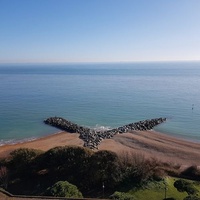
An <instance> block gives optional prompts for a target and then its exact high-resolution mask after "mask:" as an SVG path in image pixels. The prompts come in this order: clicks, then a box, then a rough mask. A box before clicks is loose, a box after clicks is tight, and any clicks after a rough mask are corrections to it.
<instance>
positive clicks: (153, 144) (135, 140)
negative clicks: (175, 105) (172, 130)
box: [0, 131, 200, 165]
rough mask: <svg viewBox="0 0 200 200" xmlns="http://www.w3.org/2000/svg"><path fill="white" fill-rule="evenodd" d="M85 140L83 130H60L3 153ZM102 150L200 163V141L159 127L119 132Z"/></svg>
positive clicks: (0, 151)
mask: <svg viewBox="0 0 200 200" xmlns="http://www.w3.org/2000/svg"><path fill="white" fill-rule="evenodd" d="M83 144H84V142H83V141H82V140H81V139H80V138H79V134H77V133H67V132H59V133H56V134H53V135H49V136H47V137H43V138H40V139H37V140H34V141H29V142H24V143H18V144H13V145H4V146H1V147H0V157H1V158H2V157H6V156H8V155H9V153H10V152H11V151H13V150H14V149H17V148H34V149H40V150H44V151H46V150H48V149H51V148H53V147H56V146H65V145H76V146H83ZM99 150H110V151H114V152H116V153H121V152H124V151H133V152H135V153H141V154H143V155H144V156H146V157H148V158H157V159H158V160H160V161H163V162H170V163H174V164H181V165H200V143H195V142H191V141H186V140H182V139H179V138H175V137H171V136H168V135H166V134H162V133H158V132H155V131H134V132H131V133H124V134H117V135H115V136H114V137H113V138H111V139H105V140H104V141H102V142H101V144H100V145H99Z"/></svg>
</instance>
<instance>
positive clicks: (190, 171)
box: [181, 165, 200, 180]
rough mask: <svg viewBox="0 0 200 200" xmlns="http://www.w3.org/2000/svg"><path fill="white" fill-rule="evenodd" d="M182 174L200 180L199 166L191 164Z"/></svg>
mask: <svg viewBox="0 0 200 200" xmlns="http://www.w3.org/2000/svg"><path fill="white" fill-rule="evenodd" d="M181 175H183V176H185V177H189V178H191V179H195V180H200V170H199V169H198V167H197V166H195V165H194V166H190V167H188V168H187V169H185V170H184V171H183V172H182V173H181Z"/></svg>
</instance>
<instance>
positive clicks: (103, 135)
mask: <svg viewBox="0 0 200 200" xmlns="http://www.w3.org/2000/svg"><path fill="white" fill-rule="evenodd" d="M165 121H166V118H156V119H150V120H144V121H139V122H135V123H131V124H127V125H124V126H121V127H118V128H114V129H111V130H106V131H103V130H102V131H96V130H95V129H91V128H87V127H83V126H79V125H77V124H75V123H73V122H71V121H68V120H66V119H64V118H62V117H50V118H47V119H45V120H44V123H45V124H48V125H51V126H54V127H57V128H59V129H62V130H64V131H67V132H70V133H79V134H80V136H79V137H80V138H81V139H82V140H83V141H84V146H85V147H88V148H90V149H98V145H99V144H100V142H101V141H102V140H103V139H109V138H112V137H113V136H114V135H116V134H119V133H120V134H122V133H126V132H131V131H134V130H139V131H144V130H151V129H153V128H154V127H155V126H157V125H159V124H161V123H163V122H165Z"/></svg>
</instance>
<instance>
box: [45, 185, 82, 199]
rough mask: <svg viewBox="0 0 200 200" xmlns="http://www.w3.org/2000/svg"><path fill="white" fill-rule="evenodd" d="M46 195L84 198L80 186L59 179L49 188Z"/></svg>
mask: <svg viewBox="0 0 200 200" xmlns="http://www.w3.org/2000/svg"><path fill="white" fill-rule="evenodd" d="M46 195H50V196H54V197H68V198H83V196H82V194H81V192H80V191H79V190H78V188H77V187H76V186H75V185H73V184H71V183H69V182H67V181H58V182H57V183H55V184H54V185H53V186H51V187H49V188H47V190H46Z"/></svg>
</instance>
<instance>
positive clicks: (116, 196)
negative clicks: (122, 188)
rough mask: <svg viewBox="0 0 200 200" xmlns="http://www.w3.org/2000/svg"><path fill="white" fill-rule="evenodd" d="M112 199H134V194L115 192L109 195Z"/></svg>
mask: <svg viewBox="0 0 200 200" xmlns="http://www.w3.org/2000/svg"><path fill="white" fill-rule="evenodd" d="M110 199H114V200H134V199H135V198H134V196H133V195H131V194H128V193H125V192H115V193H114V194H112V195H111V196H110Z"/></svg>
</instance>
